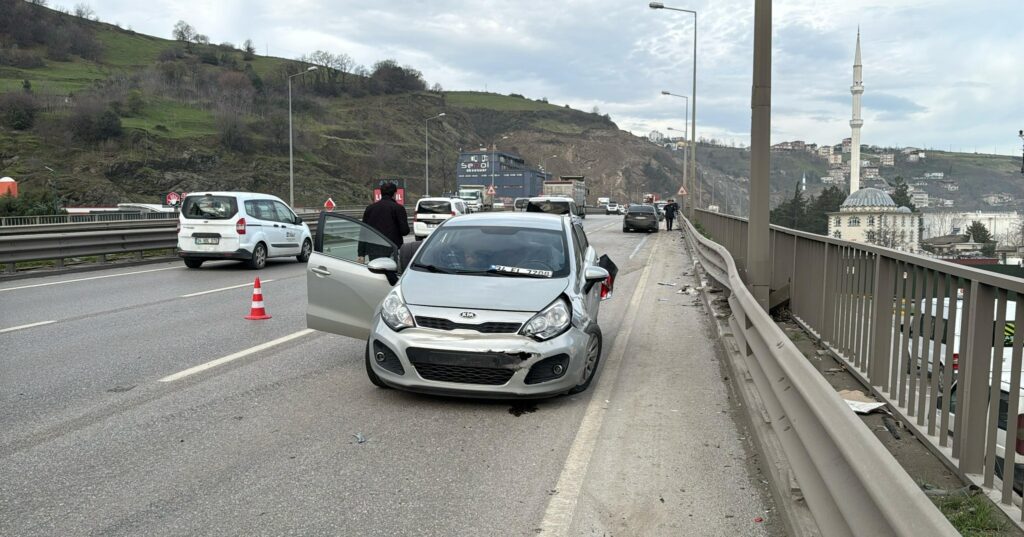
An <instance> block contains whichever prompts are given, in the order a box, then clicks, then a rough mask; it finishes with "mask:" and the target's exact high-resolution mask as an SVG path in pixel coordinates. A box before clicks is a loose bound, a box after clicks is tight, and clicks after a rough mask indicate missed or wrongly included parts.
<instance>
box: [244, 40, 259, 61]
mask: <svg viewBox="0 0 1024 537" xmlns="http://www.w3.org/2000/svg"><path fill="white" fill-rule="evenodd" d="M255 57H256V45H254V44H253V43H252V39H246V40H245V44H243V45H242V59H243V60H245V61H252V59H253V58H255Z"/></svg>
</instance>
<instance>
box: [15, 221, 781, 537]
mask: <svg viewBox="0 0 1024 537" xmlns="http://www.w3.org/2000/svg"><path fill="white" fill-rule="evenodd" d="M585 226H586V228H587V230H588V236H589V238H590V240H591V242H592V243H593V244H594V245H595V247H597V248H598V250H599V251H601V252H605V253H608V254H609V255H610V256H611V257H612V258H613V259H614V260H615V261H616V262H617V263H618V264H619V266H620V277H619V280H618V282H617V288H616V296H615V298H613V299H612V300H610V301H607V302H605V303H604V304H603V306H602V311H601V326H602V329H603V331H604V334H605V346H604V347H605V351H604V363H603V365H602V370H601V373H600V377H599V378H598V379H597V381H596V382H595V383H594V385H593V386H592V387H591V389H590V390H589V391H587V392H584V393H583V394H579V395H576V396H572V397H558V398H553V399H549V400H543V401H537V402H530V403H524V404H518V403H516V404H513V403H509V402H507V401H505V402H495V401H473V400H461V399H450V398H442V397H431V396H422V395H414V394H408V393H403V392H399V391H396V390H381V389H377V388H375V387H373V386H372V385H371V384H370V383H369V381H368V380H367V379H366V375H365V372H364V370H363V361H362V360H363V342H361V341H355V340H351V339H347V338H343V337H339V336H333V335H329V334H324V333H319V332H311V333H306V332H304V329H305V317H304V313H305V307H306V287H305V273H304V266H303V265H300V264H298V263H296V262H294V261H277V262H271V263H270V264H269V265H268V266H267V267H266V268H265V269H264V270H261V271H259V272H258V273H256V272H253V271H250V270H248V269H245V268H243V267H242V266H241V265H239V264H236V263H231V262H223V263H207V264H205V265H204V266H203V268H202V269H201V270H198V271H196V270H188V269H185V268H184V267H183V266H182V265H181V264H180V263H178V262H174V263H167V264H159V265H149V266H146V267H136V268H124V269H111V270H106V271H101V272H93V273H88V274H80V275H65V276H51V277H44V278H38V279H30V280H21V281H16V282H9V283H6V284H3V285H0V476H2V478H0V535H5V536H6V535H12V536H13V535H537V534H538V533H541V534H544V535H591V534H596V535H600V534H607V535H661V534H664V535H729V536H733V535H766V534H770V533H771V530H772V528H774V526H773V524H772V523H771V522H772V520H771V517H772V515H770V514H766V512H771V504H770V500H769V499H768V498H767V497H766V494H765V493H764V491H763V486H762V484H761V480H762V479H763V478H762V477H761V475H760V473H759V471H758V470H757V462H756V458H755V457H754V456H753V455H752V452H751V450H750V449H749V447H748V446H747V445H746V444H745V440H744V436H745V435H744V434H743V426H742V419H738V417H737V414H736V413H735V411H734V410H735V409H733V408H732V406H731V405H732V403H731V398H730V396H729V393H728V387H727V384H726V383H725V382H723V381H722V379H721V375H722V373H721V371H720V370H719V365H718V363H717V359H716V358H715V356H716V352H717V351H716V349H715V346H714V343H713V341H712V340H711V339H710V337H709V335H710V332H709V331H708V323H707V320H706V319H704V318H702V314H701V313H700V312H699V311H698V310H697V309H696V308H692V307H687V306H686V305H685V304H684V303H682V302H680V301H681V300H682V298H681V296H680V295H675V294H673V292H674V290H675V289H678V287H670V286H659V285H658V282H660V281H674V282H679V283H680V285H681V284H682V283H683V282H684V280H685V278H684V277H683V276H682V274H683V271H684V270H686V269H687V266H688V263H689V261H688V259H686V258H685V255H684V253H683V248H682V242H681V239H680V237H679V235H678V234H677V233H672V234H668V233H664V232H662V233H659V234H656V235H644V234H628V235H627V234H623V233H622V232H621V226H620V217H614V216H609V217H606V216H599V215H590V216H589V217H588V218H587V220H586V224H585ZM652 254H654V256H655V257H654V258H653V259H654V262H651V263H649V262H648V260H649V259H652V258H651V256H652ZM257 274H258V275H259V276H260V278H261V279H262V280H263V282H264V285H263V290H264V300H265V302H266V305H267V309H268V313H270V314H271V315H272V316H273V319H271V320H269V321H247V320H244V319H243V316H244V315H246V314H247V313H248V308H249V301H250V297H251V293H252V289H251V283H252V279H253V277H254V276H255V275H257ZM669 291H672V292H669ZM666 297H667V298H666ZM662 298H665V300H661V299H662ZM669 300H675V301H676V302H678V303H676V302H673V303H671V304H669V303H668V301H669ZM37 323H38V324H37ZM287 337H291V339H288V340H287V341H284V342H281V343H277V344H275V345H272V346H269V347H268V346H267V345H266V344H268V343H271V342H275V341H277V340H279V339H281V338H287ZM261 345H262V346H264V347H266V348H263V349H262V350H260V349H259V348H257V349H255V350H253V349H254V347H257V346H261ZM240 353H241V354H240ZM231 356H237V358H236V359H233V360H231V361H228V362H226V363H223V364H222V365H218V366H216V367H211V368H209V369H206V370H203V371H199V372H196V373H194V374H190V375H188V376H185V377H183V378H180V379H177V380H169V381H168V380H167V379H168V377H172V376H173V375H175V374H177V373H180V372H182V371H185V370H188V369H189V368H193V367H195V366H199V365H202V364H208V363H209V362H211V361H212V360H217V359H220V358H224V357H231ZM172 378H173V377H172ZM162 379H163V381H162ZM355 435H359V436H360V437H361V438H364V439H365V442H362V443H361V442H359V441H357V439H356V436H355ZM712 445H714V446H717V447H710V446H712ZM659 510H660V511H659ZM758 516H760V517H764V518H767V519H769V520H767V521H766V522H767V523H760V522H754V518H755V517H758Z"/></svg>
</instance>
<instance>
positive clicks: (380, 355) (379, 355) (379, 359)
mask: <svg viewBox="0 0 1024 537" xmlns="http://www.w3.org/2000/svg"><path fill="white" fill-rule="evenodd" d="M374 358H376V359H377V363H378V364H382V363H384V360H385V359H387V357H386V356H384V353H383V352H378V353H377V354H376V355H374Z"/></svg>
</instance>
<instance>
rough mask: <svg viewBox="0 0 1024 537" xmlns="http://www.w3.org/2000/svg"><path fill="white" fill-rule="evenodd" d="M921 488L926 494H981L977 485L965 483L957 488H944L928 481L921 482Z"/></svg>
mask: <svg viewBox="0 0 1024 537" xmlns="http://www.w3.org/2000/svg"><path fill="white" fill-rule="evenodd" d="M921 490H922V491H924V493H925V495H927V496H975V495H978V494H981V488H980V487H978V485H967V486H965V487H960V488H958V489H952V490H945V489H940V488H937V487H935V486H932V485H929V484H928V483H922V484H921Z"/></svg>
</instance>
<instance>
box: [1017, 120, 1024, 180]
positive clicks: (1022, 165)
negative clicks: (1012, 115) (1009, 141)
mask: <svg viewBox="0 0 1024 537" xmlns="http://www.w3.org/2000/svg"><path fill="white" fill-rule="evenodd" d="M1017 136H1020V141H1021V161H1020V173H1024V130H1020V131H1017Z"/></svg>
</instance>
